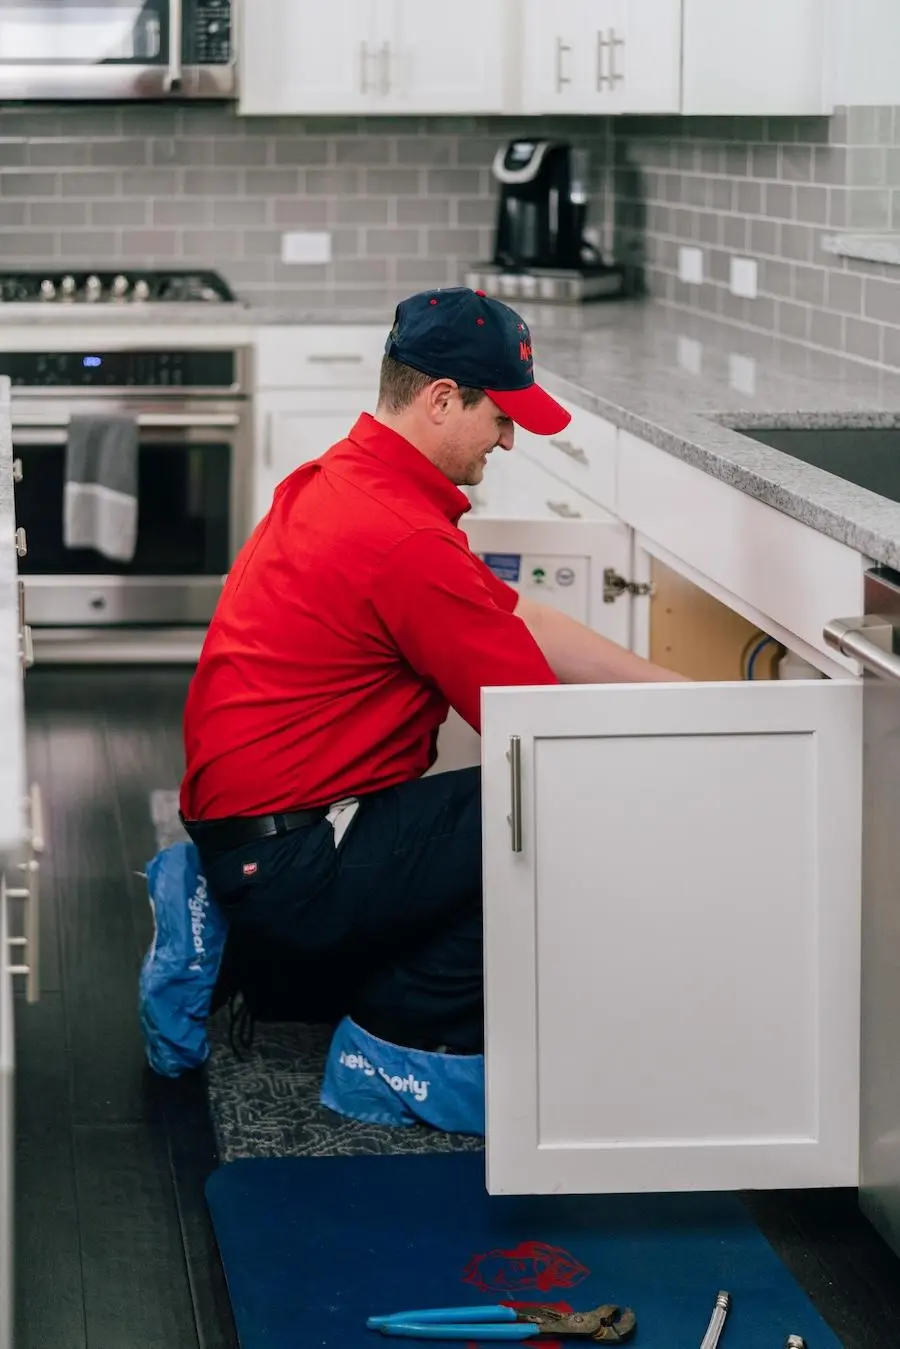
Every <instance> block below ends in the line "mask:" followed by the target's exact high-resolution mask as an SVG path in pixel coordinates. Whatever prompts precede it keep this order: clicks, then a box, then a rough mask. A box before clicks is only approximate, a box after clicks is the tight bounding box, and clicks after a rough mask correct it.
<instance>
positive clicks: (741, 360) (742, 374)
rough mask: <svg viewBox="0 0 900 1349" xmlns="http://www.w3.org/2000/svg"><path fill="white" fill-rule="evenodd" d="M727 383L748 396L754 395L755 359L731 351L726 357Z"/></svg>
mask: <svg viewBox="0 0 900 1349" xmlns="http://www.w3.org/2000/svg"><path fill="white" fill-rule="evenodd" d="M728 383H729V384H730V385H731V387H732V389H736V390H737V392H738V393H743V394H746V395H747V397H748V398H753V397H755V395H756V361H755V360H754V359H753V357H752V356H741V355H739V354H738V352H736V351H732V352H731V353H730V355H729V357H728Z"/></svg>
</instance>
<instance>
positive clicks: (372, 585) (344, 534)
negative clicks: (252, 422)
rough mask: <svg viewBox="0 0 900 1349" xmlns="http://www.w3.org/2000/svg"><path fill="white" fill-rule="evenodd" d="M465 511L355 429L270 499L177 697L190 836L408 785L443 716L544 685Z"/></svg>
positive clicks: (388, 440)
mask: <svg viewBox="0 0 900 1349" xmlns="http://www.w3.org/2000/svg"><path fill="white" fill-rule="evenodd" d="M468 509H469V501H468V498H467V497H466V496H465V495H464V494H463V493H462V492H460V491H459V490H458V488H456V487H454V485H453V484H452V483H451V482H450V481H449V479H448V478H446V477H445V475H444V474H443V473H441V472H440V470H439V469H437V468H435V467H434V465H433V464H432V463H431V462H430V461H429V460H428V459H426V458H425V456H424V455H423V454H421V453H420V452H419V451H418V450H417V449H415V447H414V446H413V445H411V444H410V443H409V441H407V440H405V439H404V438H403V437H402V436H400V435H398V434H397V433H396V432H394V431H392V430H390V429H389V428H387V427H385V426H383V425H381V423H379V422H377V421H376V420H375V419H374V417H371V416H370V415H369V414H368V413H364V414H363V415H362V416H361V417H360V418H359V420H358V421H357V423H356V425H355V426H354V427H353V429H352V431H351V432H350V434H349V436H348V437H347V439H346V440H342V441H339V442H338V444H337V445H334V446H332V448H331V449H330V450H328V451H327V452H326V453H325V454H324V455H322V457H321V458H319V459H316V460H313V461H312V462H311V463H307V464H303V465H302V466H301V467H300V468H298V469H296V470H295V471H294V472H293V473H292V474H291V475H290V476H289V477H288V478H286V479H285V480H284V482H282V483H281V484H280V485H279V487H278V488H277V490H276V492H275V495H274V499H273V502H272V506H271V509H270V510H269V513H268V514H267V515H266V517H265V518H264V519H263V520H262V521H260V523H259V525H258V526H257V528H256V529H255V531H254V533H253V534H252V536H251V537H250V539H249V540H248V541H247V543H246V544H245V545H244V547H243V549H242V550H241V552H240V554H239V556H238V558H237V560H236V562H235V564H234V567H233V568H232V570H231V572H230V574H229V576H228V578H227V581H226V583H225V588H224V590H223V593H222V596H221V598H220V601H219V605H218V607H217V610H216V613H215V616H214V618H213V621H212V623H211V625H210V628H209V631H208V633H207V636H206V640H205V642H204V645H203V650H202V653H201V656H200V661H199V664H198V667H197V670H196V672H195V674H194V677H193V679H192V681H191V686H190V689H189V692H188V698H187V704H186V708H185V716H184V740H185V752H186V758H187V772H186V775H185V779H184V782H183V784H182V790H181V809H182V811H183V813H184V815H185V817H186V818H188V819H218V818H222V817H224V816H229V815H261V814H268V813H269V812H272V811H281V810H290V809H303V808H306V807H313V806H319V805H328V804H331V803H332V802H334V801H338V800H340V799H341V798H343V797H345V796H354V795H358V794H362V793H365V792H371V791H375V790H377V789H379V788H383V787H390V786H394V785H395V784H396V783H399V782H405V781H408V780H409V779H411V778H417V777H420V776H421V775H422V774H423V773H424V772H425V771H426V769H427V768H429V767H430V766H431V764H432V763H433V762H434V759H435V746H436V740H437V733H438V729H439V728H440V725H441V723H442V722H443V721H444V719H445V718H446V716H447V711H448V707H449V706H453V707H454V708H456V710H457V711H458V712H459V714H460V716H462V717H464V718H465V720H466V721H468V722H469V724H470V725H471V726H473V727H474V728H475V729H476V730H478V729H480V726H479V711H480V694H481V689H482V687H483V686H486V685H503V684H551V683H552V684H555V683H557V682H558V681H557V679H556V676H555V675H554V673H553V671H552V669H551V668H550V666H549V665H548V664H547V661H546V660H545V658H544V656H543V654H542V653H541V650H540V648H539V647H538V645H537V643H536V642H535V641H534V639H533V638H532V636H531V634H530V633H529V631H528V629H527V627H526V626H525V624H524V622H523V621H522V620H521V619H520V618H516V617H515V615H514V613H513V609H514V608H515V605H516V602H517V600H518V595H517V594H516V592H515V591H514V590H513V589H512V587H511V586H508V585H506V584H505V583H504V582H502V581H500V580H498V579H497V578H496V577H495V576H494V575H493V573H492V572H491V571H490V569H489V568H488V567H486V566H485V565H484V563H483V562H482V561H481V560H480V558H478V557H476V556H475V555H474V554H473V553H472V552H471V550H470V548H469V544H468V540H467V539H466V536H465V534H464V533H463V532H462V530H461V529H459V528H458V524H457V522H458V520H459V518H460V516H461V515H462V514H463V512H464V511H466V510H468Z"/></svg>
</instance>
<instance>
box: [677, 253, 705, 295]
mask: <svg viewBox="0 0 900 1349" xmlns="http://www.w3.org/2000/svg"><path fill="white" fill-rule="evenodd" d="M678 279H679V281H687V282H688V283H689V284H691V285H696V286H699V285H700V284H701V282H702V281H703V249H702V248H686V247H682V248H679V250H678Z"/></svg>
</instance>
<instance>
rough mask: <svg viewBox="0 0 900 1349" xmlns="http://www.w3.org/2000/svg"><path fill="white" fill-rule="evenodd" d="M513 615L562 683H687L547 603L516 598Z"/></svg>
mask: <svg viewBox="0 0 900 1349" xmlns="http://www.w3.org/2000/svg"><path fill="white" fill-rule="evenodd" d="M515 613H516V615H517V616H518V617H519V618H521V619H522V622H523V623H524V624H525V626H526V627H527V628H528V631H529V632H530V633H531V635H532V637H533V638H534V640H535V641H536V642H537V644H538V646H539V647H540V648H541V651H542V652H543V653H544V656H545V658H546V660H547V663H548V665H550V667H551V668H552V670H553V672H554V674H555V675H556V677H557V679H559V680H560V681H561V682H562V683H564V684H648V683H653V684H671V683H689V682H690V681H689V680H687V679H686V676H685V675H680V674H676V673H675V672H674V670H667V669H665V667H664V666H662V665H654V664H653V662H652V661H649V660H645V659H644V658H643V656H636V655H635V654H634V652H632V651H626V650H625V648H624V647H622V646H619V645H618V643H617V642H612V641H610V639H609V638H608V637H601V636H600V633H599V632H594V630H593V629H592V628H588V627H586V626H585V625H584V623H579V622H578V620H577V619H575V618H570V617H569V615H568V614H562V613H560V612H559V610H558V609H553V608H551V606H550V605H549V604H541V603H539V602H538V601H537V600H532V599H528V598H526V597H525V596H520V598H519V602H518V604H517V605H516V608H515Z"/></svg>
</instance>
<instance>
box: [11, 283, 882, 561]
mask: <svg viewBox="0 0 900 1349" xmlns="http://www.w3.org/2000/svg"><path fill="white" fill-rule="evenodd" d="M342 298H343V297H335V298H334V299H333V300H332V299H331V298H330V297H327V298H326V297H322V296H321V295H314V294H311V295H310V297H309V300H308V301H307V300H304V299H298V300H296V301H294V300H288V301H285V302H282V303H281V304H275V305H272V306H271V307H269V306H258V305H245V304H242V303H236V304H219V305H198V304H193V305H191V304H173V305H165V306H154V307H148V308H141V307H139V306H130V307H122V308H121V309H117V308H115V307H114V306H110V305H102V306H98V307H93V306H87V305H73V306H71V307H63V306H60V305H47V306H46V307H44V306H35V305H21V304H13V305H10V304H6V305H0V341H2V330H3V329H4V328H9V329H10V337H9V339H8V341H9V343H10V346H28V347H33V346H34V345H35V342H36V339H35V338H34V337H33V336H32V334H33V333H34V332H35V331H36V330H37V331H39V332H40V334H41V338H40V342H41V345H43V343H44V342H46V341H47V337H46V330H47V328H49V327H54V326H55V327H56V329H57V331H58V333H59V334H60V338H59V340H61V341H62V340H67V341H69V342H70V341H71V340H72V338H71V335H72V333H73V331H74V330H76V329H81V328H82V327H86V328H87V329H88V330H92V329H94V330H96V328H98V327H102V328H103V329H104V335H105V336H106V335H107V334H108V332H109V331H110V330H111V329H119V328H122V329H126V330H127V329H130V328H139V329H140V330H141V331H142V332H144V333H146V332H148V331H151V330H153V329H156V330H157V331H161V332H163V333H164V334H165V335H166V337H168V336H169V335H170V334H172V333H174V332H175V331H176V330H177V329H178V328H179V327H181V328H189V329H199V328H203V329H204V332H203V334H202V340H203V341H204V342H205V341H215V342H217V343H218V342H219V341H221V342H223V343H227V342H231V341H235V342H240V343H241V344H246V343H251V342H252V341H253V333H254V331H255V330H256V329H259V328H263V327H267V326H272V325H286V326H290V325H297V326H321V325H326V324H364V325H373V326H374V327H377V328H378V329H380V330H381V331H383V332H385V333H386V332H387V328H388V326H389V323H390V320H391V318H392V316H393V310H394V305H395V303H396V300H397V298H398V297H397V295H396V294H395V293H394V292H393V291H388V290H387V289H386V290H385V291H384V292H381V291H372V292H366V294H365V296H364V298H357V297H354V298H353V299H352V301H351V297H349V296H348V297H347V299H348V301H350V302H349V303H348V304H344V303H342V302H341V300H342ZM518 308H519V309H520V310H521V312H522V314H523V316H524V317H525V318H526V319H527V320H528V322H529V324H530V325H531V329H532V336H533V338H534V345H535V361H536V366H537V369H538V372H539V377H540V378H541V379H542V380H543V381H544V382H545V383H546V385H547V387H548V388H550V389H551V390H553V391H555V392H556V393H558V394H559V395H560V396H561V397H564V398H568V399H569V401H571V402H572V403H575V404H577V405H578V406H580V407H583V408H585V409H586V410H588V411H592V412H596V413H598V414H599V415H600V416H603V417H605V418H607V419H608V420H609V421H611V422H614V423H615V424H616V425H617V426H620V427H623V428H624V429H626V430H629V431H632V432H633V433H634V434H635V435H637V436H639V437H641V438H642V439H644V440H648V441H650V442H651V443H652V444H654V445H656V446H658V447H659V448H660V449H663V450H666V451H667V452H669V453H670V454H674V455H676V456H677V457H678V458H680V459H684V460H685V461H686V462H688V463H691V464H693V465H695V466H696V467H698V468H700V469H702V470H703V471H704V472H707V473H710V474H711V475H712V476H714V477H717V478H720V479H722V480H723V481H725V482H728V483H730V484H732V485H733V486H734V487H736V488H738V489H739V490H740V491H743V492H746V493H748V494H749V495H750V496H754V497H756V498H758V499H759V500H760V501H763V502H765V503H766V504H768V505H771V506H773V507H775V508H776V509H778V510H781V511H783V512H785V513H786V514H788V515H791V516H793V517H795V518H796V519H798V520H801V521H803V522H804V523H805V524H808V525H810V526H811V527H812V528H814V529H817V530H820V531H821V532H823V533H825V534H828V535H830V536H832V537H833V538H836V539H838V540H840V541H841V542H842V543H846V544H848V545H849V546H850V547H852V548H855V549H856V550H858V551H859V552H861V553H863V554H865V555H866V556H868V557H871V558H873V559H874V560H875V561H878V562H883V563H887V564H888V565H890V566H894V567H897V568H898V569H900V503H896V502H892V501H888V500H886V499H885V498H884V497H881V496H877V495H875V494H874V493H872V492H869V491H866V490H865V489H864V488H861V487H856V486H854V485H853V484H852V483H849V482H845V481H844V480H843V479H840V478H837V477H835V476H833V475H832V474H830V473H826V472H824V471H823V470H821V469H817V468H814V467H812V466H811V465H808V464H805V463H802V462H801V461H799V460H797V459H794V458H792V457H791V456H789V455H786V454H784V453H782V452H781V451H779V450H774V449H771V448H769V447H768V446H765V445H761V444H759V443H758V442H756V441H753V440H750V439H749V438H748V437H746V436H742V435H740V434H739V433H738V431H737V430H735V429H734V428H736V427H746V428H753V427H766V426H768V427H772V426H783V427H823V428H827V427H836V426H837V427H840V426H855V427H866V426H878V427H894V426H896V427H900V372H891V371H889V370H883V369H880V368H878V367H876V366H870V365H867V364H865V363H864V362H861V361H854V360H850V359H848V358H846V357H842V356H839V355H835V354H833V353H830V352H826V351H820V350H816V349H813V348H807V347H804V346H802V345H801V344H799V343H796V342H788V341H785V340H783V339H778V338H772V337H770V336H768V335H765V334H762V333H758V332H754V331H752V330H748V329H745V328H742V327H741V326H740V325H738V324H734V323H726V322H723V321H721V320H719V319H716V318H713V317H707V316H704V315H699V314H689V313H685V312H683V311H681V310H678V309H675V308H673V307H671V306H668V305H665V304H662V303H660V302H659V301H656V300H652V299H640V300H606V301H600V302H597V303H594V304H586V305H546V304H530V305H529V304H527V303H521V304H519V305H518ZM23 325H24V331H22V332H21V333H15V334H13V331H12V330H13V329H18V328H22V327H23ZM64 334H68V337H67V338H66V337H64V336H63V335H64ZM199 339H200V335H199V333H198V340H199ZM156 340H157V339H156V338H154V341H156ZM159 340H162V339H159Z"/></svg>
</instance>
